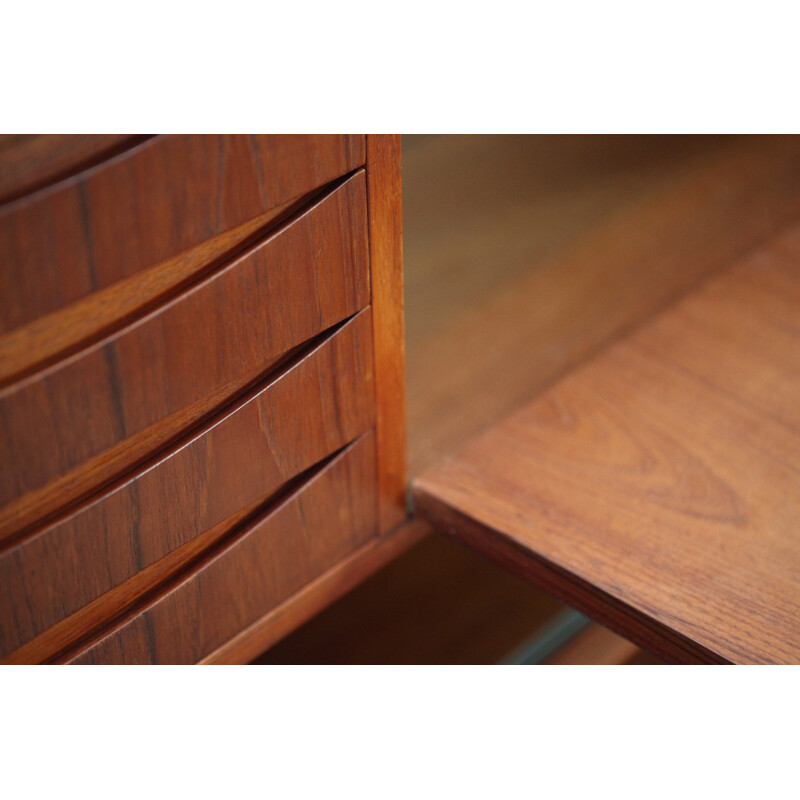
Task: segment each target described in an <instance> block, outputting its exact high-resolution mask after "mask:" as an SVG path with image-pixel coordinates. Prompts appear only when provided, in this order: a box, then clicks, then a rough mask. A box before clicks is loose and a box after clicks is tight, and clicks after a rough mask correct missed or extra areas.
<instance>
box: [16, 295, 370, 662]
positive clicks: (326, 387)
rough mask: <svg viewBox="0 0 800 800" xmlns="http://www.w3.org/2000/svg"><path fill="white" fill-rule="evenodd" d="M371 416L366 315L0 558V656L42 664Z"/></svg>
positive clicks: (353, 435) (216, 536)
mask: <svg viewBox="0 0 800 800" xmlns="http://www.w3.org/2000/svg"><path fill="white" fill-rule="evenodd" d="M374 413H375V412H374V388H373V351H372V326H371V315H370V312H369V310H365V311H363V312H361V313H360V314H358V315H357V316H356V317H355V318H353V319H352V320H350V321H349V322H347V323H346V324H345V325H344V326H343V327H341V329H339V330H337V331H336V332H335V333H333V334H331V335H329V336H328V337H326V338H325V339H324V340H323V341H322V342H321V343H319V344H317V345H316V346H315V347H314V348H313V349H312V350H311V351H310V352H304V353H302V354H300V355H299V356H298V357H296V359H295V361H294V363H292V364H291V365H290V366H289V367H288V368H287V370H286V371H285V372H283V373H282V374H280V375H279V376H278V377H276V378H273V379H272V380H271V381H269V382H268V383H267V384H266V385H261V386H259V387H257V388H256V389H254V390H251V391H250V393H249V394H248V395H246V396H245V397H244V398H243V399H240V400H238V401H237V402H236V403H235V404H234V406H233V407H232V408H229V409H226V410H224V411H222V412H220V413H219V414H218V415H217V416H216V417H215V418H214V419H213V420H212V421H211V422H210V423H208V424H206V425H204V426H203V427H202V429H201V430H199V431H198V432H194V433H191V434H189V435H187V436H186V437H184V438H183V439H182V440H180V441H178V442H177V443H176V444H174V445H173V446H171V448H170V449H169V450H168V451H166V452H164V453H161V454H159V455H158V456H157V457H155V458H153V459H152V460H151V461H150V462H148V463H146V464H145V465H143V466H141V467H139V468H138V469H137V471H136V472H134V473H133V474H129V475H126V476H124V477H123V478H122V479H121V480H119V481H118V482H117V483H116V484H114V485H112V486H111V487H110V488H109V489H108V490H107V491H105V492H104V493H102V494H101V495H99V496H95V497H92V498H90V499H89V500H87V501H86V502H84V503H83V504H82V505H80V506H78V507H77V508H74V509H72V510H70V511H69V512H68V513H65V514H63V515H62V516H61V517H60V518H58V519H56V520H54V521H52V522H50V523H49V524H48V525H47V526H46V527H44V528H42V529H40V530H37V531H36V532H34V533H33V534H31V535H28V536H26V537H25V538H23V539H22V540H20V541H17V542H14V543H13V544H12V545H10V546H8V547H6V548H5V550H4V551H3V552H2V553H0V655H1V656H3V657H8V656H9V655H10V654H13V657H12V660H23V661H25V660H32V659H41V658H43V657H50V656H52V655H53V654H54V653H55V652H57V651H58V650H59V649H60V648H62V647H64V646H66V644H68V643H69V642H70V641H74V638H75V637H76V636H77V635H79V634H80V633H81V632H83V633H84V634H85V633H86V632H88V631H89V630H91V629H92V627H93V626H96V625H97V624H98V623H100V622H102V621H103V620H105V619H107V618H108V617H109V615H110V614H111V613H116V612H118V611H119V610H121V608H122V607H123V606H124V605H125V604H126V603H129V602H131V601H132V600H133V599H135V598H136V597H137V596H138V595H140V594H141V593H142V592H143V591H146V590H147V589H148V588H150V587H151V586H152V584H153V582H154V581H156V580H158V579H163V577H164V576H165V574H169V572H170V571H174V569H175V568H177V567H178V566H179V565H181V564H183V563H186V561H187V559H189V558H192V557H195V556H196V555H197V553H199V552H200V550H201V549H202V548H203V547H208V546H210V545H211V544H212V543H213V542H215V541H217V540H218V539H219V538H220V537H221V536H223V535H224V534H225V533H226V532H228V531H229V530H230V529H231V528H232V527H233V526H234V525H235V524H236V523H238V522H240V521H241V519H242V518H243V517H244V516H245V515H247V514H251V513H253V512H254V510H255V509H257V508H258V507H259V506H260V505H262V504H264V503H265V502H268V500H269V498H270V495H271V494H272V493H274V492H275V491H277V490H278V489H280V487H282V486H283V485H284V484H285V483H286V482H287V481H288V480H290V479H291V478H293V477H295V476H297V475H298V474H299V473H301V472H302V471H303V470H306V469H308V468H309V467H312V466H313V465H314V464H315V463H317V462H319V461H320V460H321V459H323V458H325V457H327V456H328V455H330V454H331V453H333V452H335V451H336V450H337V449H339V448H341V447H343V446H345V445H346V444H348V443H349V442H351V441H353V440H354V439H355V438H356V437H358V436H359V435H361V434H362V433H364V432H365V431H366V430H367V429H369V428H371V427H372V425H373V424H374ZM286 568H287V569H292V568H293V565H291V564H289V565H287V567H286ZM65 618H66V619H65ZM51 626H55V627H52V628H51ZM48 629H50V630H48ZM36 637H39V638H38V639H37V638H36ZM26 643H28V645H27V647H23V645H26ZM20 648H22V649H20ZM14 651H18V652H16V653H15V652H14Z"/></svg>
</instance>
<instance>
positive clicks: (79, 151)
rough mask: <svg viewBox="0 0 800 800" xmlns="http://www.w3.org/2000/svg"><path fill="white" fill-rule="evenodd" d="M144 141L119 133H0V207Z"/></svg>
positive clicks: (140, 137)
mask: <svg viewBox="0 0 800 800" xmlns="http://www.w3.org/2000/svg"><path fill="white" fill-rule="evenodd" d="M145 138H146V137H144V136H131V135H127V136H126V135H119V134H99V135H96V134H83V135H80V134H48V135H44V134H27V133H23V134H7V133H4V134H0V204H2V203H8V202H9V201H11V200H14V199H16V198H18V197H22V196H23V195H25V194H29V193H30V192H33V191H38V190H40V189H43V188H44V187H45V186H48V185H50V184H52V183H55V182H56V181H59V180H64V179H66V178H68V177H69V176H70V175H73V174H76V173H78V172H83V171H84V170H86V169H88V168H89V167H90V166H92V165H93V164H95V163H97V162H99V161H105V160H106V159H108V158H110V157H111V156H112V155H114V154H116V153H118V152H121V151H122V150H124V149H128V148H130V147H132V146H134V145H135V144H138V143H139V142H140V141H142V140H143V139H145Z"/></svg>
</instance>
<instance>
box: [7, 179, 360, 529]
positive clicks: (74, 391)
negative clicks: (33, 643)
mask: <svg viewBox="0 0 800 800" xmlns="http://www.w3.org/2000/svg"><path fill="white" fill-rule="evenodd" d="M368 302H369V256H368V252H367V231H366V197H365V184H364V176H363V173H358V174H356V175H355V176H354V177H352V178H351V179H350V180H349V181H347V182H346V183H345V184H343V185H342V186H340V187H339V188H338V189H337V190H335V191H334V192H333V193H332V194H330V195H328V196H327V197H325V198H324V199H322V200H321V201H319V202H317V203H316V204H315V205H314V206H312V207H311V208H310V209H309V210H308V211H306V212H305V213H303V214H302V215H300V216H299V217H298V218H297V219H294V220H293V221H292V222H291V223H288V224H287V225H286V226H284V227H282V228H281V229H280V230H278V231H277V232H276V233H275V234H273V235H272V236H270V237H268V238H267V239H266V240H265V241H263V242H261V243H259V244H257V245H255V246H254V247H252V248H250V249H249V250H248V251H246V252H245V253H244V254H243V255H241V256H240V257H238V258H236V259H235V260H234V261H233V262H232V263H230V264H229V265H228V266H226V267H224V268H223V269H220V270H219V271H217V272H215V273H213V274H212V275H211V276H210V277H208V278H206V279H205V280H203V281H202V282H201V283H199V284H197V285H196V286H194V287H193V288H192V289H191V290H190V291H188V292H185V293H183V294H181V295H179V296H178V297H177V298H175V299H174V300H172V301H171V302H169V303H167V304H165V305H163V306H161V307H159V308H157V309H156V310H155V311H153V312H151V313H150V314H149V315H147V316H146V317H144V318H142V319H140V320H138V321H136V322H135V323H133V324H131V325H129V326H127V327H125V328H123V329H121V330H119V331H117V332H116V333H113V334H111V335H110V336H108V337H107V338H106V339H104V340H102V341H101V342H99V343H97V344H95V345H92V346H89V347H87V348H86V349H84V350H83V351H81V352H79V353H78V354H76V355H74V356H72V357H71V358H69V359H67V360H65V361H61V362H59V363H57V364H55V365H54V366H52V367H50V368H49V369H47V370H45V371H44V372H40V373H37V374H36V375H34V376H32V377H30V378H28V379H26V380H24V381H22V382H20V383H17V384H14V385H12V386H10V387H8V388H6V389H5V390H2V391H0V540H2V539H3V538H4V537H6V536H8V535H10V534H14V533H16V532H18V531H20V530H22V529H25V528H26V527H30V526H31V525H33V524H34V523H36V521H37V520H38V519H42V518H44V517H45V516H46V515H49V514H52V513H54V512H56V511H58V509H59V508H63V507H65V506H66V505H67V504H68V503H70V502H73V501H74V500H76V499H77V498H79V497H81V496H84V495H86V494H87V493H89V492H91V491H92V490H93V489H94V488H95V487H97V486H99V485H101V484H103V483H106V482H107V481H109V480H112V479H113V478H114V477H115V476H117V475H119V474H120V473H121V472H122V471H124V470H126V469H129V468H131V467H132V466H133V465H134V464H136V463H137V462H138V461H139V460H141V459H142V458H143V457H145V456H146V455H147V454H148V453H150V452H152V451H153V450H154V449H155V448H157V447H159V446H162V445H163V444H164V443H165V442H167V441H170V440H172V439H174V438H175V437H176V436H178V435H180V434H181V433H182V432H183V431H186V430H187V429H188V428H189V427H191V426H192V425H195V424H196V423H197V422H198V421H199V420H200V419H202V418H204V417H205V416H207V415H208V414H209V413H211V412H212V411H213V410H214V409H215V408H219V407H220V405H221V404H222V403H223V402H226V401H227V400H228V399H230V398H231V397H232V396H233V395H235V394H236V393H237V392H240V391H242V390H243V389H244V388H245V387H247V386H248V385H250V384H252V383H253V382H254V381H256V380H258V379H259V378H260V377H263V376H264V375H265V374H266V373H267V371H268V370H269V369H270V368H271V367H274V366H275V364H276V362H277V361H279V360H280V359H281V358H282V357H284V356H285V354H286V353H287V351H289V350H290V349H292V348H294V347H296V346H297V345H299V344H301V343H302V342H304V341H306V340H308V339H309V338H311V337H313V336H316V335H317V334H319V333H321V332H322V331H324V330H326V329H327V328H329V327H331V326H332V325H335V324H336V323H338V322H341V321H342V320H343V319H345V318H347V317H348V316H350V315H352V314H354V313H355V312H357V311H359V310H360V309H362V308H364V307H365V306H366V305H367V303H368Z"/></svg>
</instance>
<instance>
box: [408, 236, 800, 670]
mask: <svg viewBox="0 0 800 800" xmlns="http://www.w3.org/2000/svg"><path fill="white" fill-rule="evenodd" d="M798 263H800V229H795V230H792V231H790V232H788V233H786V234H785V235H783V236H781V237H780V238H778V239H776V240H775V241H773V242H771V243H769V244H768V245H767V246H765V247H764V248H762V249H760V250H758V251H756V252H755V253H753V254H752V255H751V256H749V257H747V258H745V259H744V260H742V261H741V262H739V263H737V264H736V265H735V266H733V267H730V268H729V269H728V270H726V271H725V272H724V273H722V274H721V275H720V276H718V277H716V278H714V279H711V280H709V281H708V282H707V283H705V284H703V285H702V286H701V287H700V288H699V289H697V290H696V291H695V292H693V293H691V294H690V295H689V296H688V297H686V298H685V299H683V300H682V301H680V302H679V303H677V304H676V305H675V306H673V307H672V308H670V309H669V310H667V311H666V312H664V313H663V314H661V315H659V316H657V317H656V318H655V319H653V320H652V321H650V322H649V323H648V324H647V325H645V326H644V327H643V328H641V329H640V330H638V331H636V332H634V333H633V334H631V335H630V336H628V337H627V338H626V339H623V340H622V341H620V342H618V343H617V344H615V345H613V346H612V347H611V348H609V349H608V350H607V351H606V352H605V353H603V354H601V355H600V356H599V357H598V358H596V359H595V360H593V361H592V362H590V363H589V364H587V365H585V366H584V367H582V368H580V369H578V370H576V371H575V372H574V373H572V374H570V375H569V376H568V377H566V378H565V379H563V380H562V381H561V382H559V383H558V384H557V385H556V386H554V387H553V388H552V389H550V390H548V391H547V392H545V394H544V395H542V396H541V397H540V398H539V399H537V400H535V401H534V402H533V403H531V404H530V405H528V406H526V407H525V408H524V409H523V410H522V411H520V412H518V413H517V414H514V415H512V416H511V417H510V418H508V419H507V420H505V421H504V422H502V423H500V424H499V425H497V426H495V427H494V428H492V429H491V430H490V431H489V432H487V433H486V434H485V435H484V436H482V437H480V438H479V439H478V440H477V441H475V442H474V443H473V444H471V445H469V446H467V447H466V448H464V449H463V450H462V451H461V452H460V453H459V454H457V455H456V456H453V457H451V458H449V459H446V460H445V461H444V462H442V463H441V464H440V465H439V466H437V467H435V468H433V469H432V470H430V471H429V472H427V473H426V474H424V475H423V476H422V477H420V478H419V479H417V481H416V484H415V491H414V494H415V500H416V508H417V512H418V513H419V514H421V515H422V516H424V517H426V518H427V519H429V520H430V521H431V522H433V523H434V524H436V525H438V526H440V527H442V528H443V529H444V530H446V531H448V532H450V533H452V534H454V535H456V536H458V537H459V538H460V539H462V540H463V541H465V542H467V543H469V544H471V545H472V546H474V547H476V548H478V549H479V550H480V551H482V552H484V553H486V554H487V555H489V556H491V557H493V558H495V559H496V560H497V561H499V562H500V563H501V564H504V565H505V566H507V567H508V568H510V569H513V570H515V571H516V572H518V573H519V574H521V575H523V576H524V577H527V578H529V579H530V580H532V581H534V582H536V583H538V584H539V585H540V586H542V587H543V588H545V589H546V590H547V591H551V592H553V593H554V594H556V595H557V596H560V597H561V598H563V599H564V600H565V601H566V602H569V603H570V604H572V605H574V606H576V607H577V608H578V609H580V610H582V611H584V612H585V613H588V614H590V615H592V616H594V617H595V618H596V619H598V620H599V621H600V622H602V623H603V624H606V625H607V626H608V627H610V628H612V629H614V630H616V631H617V632H619V633H621V634H622V635H624V636H626V637H628V638H629V639H631V640H632V641H634V642H636V643H637V644H639V645H641V646H642V647H645V648H646V649H648V650H651V651H652V652H654V653H656V654H657V655H659V656H662V657H663V658H665V659H666V660H669V661H680V662H696V661H699V662H705V661H713V662H727V661H730V662H737V663H796V662H797V661H798V660H800V623H799V622H798V620H800V540H798V537H797V531H798V529H800V501H799V499H798V493H797V487H798V474H800V402H798V398H800V271H798V268H797V264H798Z"/></svg>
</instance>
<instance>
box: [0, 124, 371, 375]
mask: <svg viewBox="0 0 800 800" xmlns="http://www.w3.org/2000/svg"><path fill="white" fill-rule="evenodd" d="M364 159H365V147H364V137H363V136H339V135H330V136H328V135H325V136H316V135H314V136H277V135H268V136H267V135H258V136H241V135H235V136H156V137H152V138H149V139H148V140H147V141H145V142H144V143H142V144H138V145H136V146H134V147H133V148H131V149H129V150H127V151H126V152H124V153H122V154H120V155H118V156H116V157H115V158H112V159H111V160H109V161H106V162H103V163H101V164H100V165H99V166H96V167H94V168H92V169H89V170H87V171H85V172H82V173H80V174H78V175H76V176H74V177H72V178H69V179H66V180H63V181H61V182H59V183H56V184H54V185H52V186H51V187H49V188H47V189H44V190H42V191H39V192H35V193H33V194H30V195H28V196H26V197H23V198H21V199H19V200H16V201H14V202H11V203H8V204H6V205H4V206H2V207H0V297H2V298H3V304H2V307H1V308H0V381H8V380H12V379H14V378H15V377H18V376H19V375H20V374H22V373H24V372H25V371H27V370H30V369H32V368H33V367H35V366H36V365H37V364H41V363H43V362H45V361H47V360H49V359H53V358H55V357H56V356H58V354H60V353H63V352H65V351H66V350H67V349H69V348H71V347H76V346H78V345H79V344H80V343H81V342H84V341H86V340H87V339H89V338H91V337H96V336H97V335H99V334H100V333H101V332H103V331H104V330H105V329H107V328H108V326H110V325H114V324H116V323H117V322H118V320H120V319H121V318H123V317H126V316H129V315H131V314H133V313H136V312H137V311H138V310H140V309H141V308H143V307H144V306H145V305H147V304H150V303H152V302H154V301H155V300H157V299H158V298H160V297H162V296H163V295H164V294H165V293H166V292H169V291H172V290H174V289H175V288H176V287H178V286H180V285H181V284H182V283H184V282H185V281H186V280H187V279H190V278H191V277H192V276H195V275H197V274H198V272H200V271H202V270H204V269H206V268H208V267H209V265H210V264H212V263H213V262H214V261H215V260H217V259H219V258H221V257H223V256H224V255H225V254H226V253H230V251H231V249H232V248H235V247H238V246H240V245H241V244H242V243H243V242H244V241H246V240H247V238H248V237H250V236H252V235H253V234H254V233H256V232H257V231H259V230H261V229H263V228H264V226H265V225H267V224H268V223H270V222H271V221H273V220H274V219H275V218H276V216H278V215H280V214H282V213H284V212H286V210H287V208H289V207H290V206H291V205H292V204H293V203H296V202H297V201H298V200H300V199H301V198H302V197H303V196H304V195H308V194H309V193H310V192H312V191H315V190H316V189H318V188H319V187H321V186H323V185H325V184H327V183H329V182H331V181H333V180H335V179H337V178H339V177H341V176H342V175H345V174H347V173H348V172H350V171H352V170H354V169H356V168H358V167H359V166H361V165H362V164H363V163H364Z"/></svg>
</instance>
